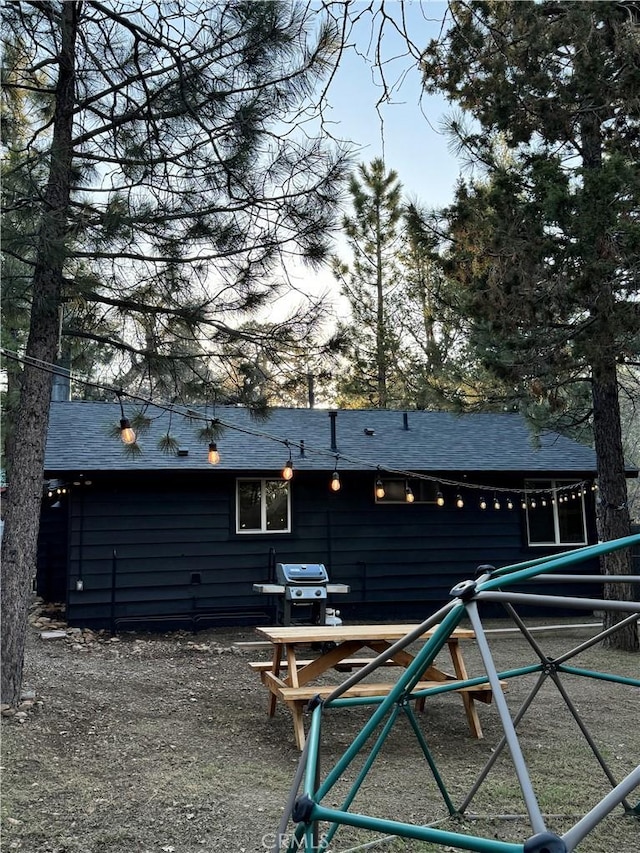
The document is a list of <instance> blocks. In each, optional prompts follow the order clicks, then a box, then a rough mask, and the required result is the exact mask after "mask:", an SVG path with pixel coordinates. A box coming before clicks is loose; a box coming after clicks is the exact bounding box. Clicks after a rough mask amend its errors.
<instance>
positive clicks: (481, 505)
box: [480, 498, 487, 509]
mask: <svg viewBox="0 0 640 853" xmlns="http://www.w3.org/2000/svg"><path fill="white" fill-rule="evenodd" d="M486 508H487V502H486V501H485V499H484V498H480V509H486Z"/></svg>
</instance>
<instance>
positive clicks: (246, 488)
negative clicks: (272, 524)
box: [238, 480, 261, 530]
mask: <svg viewBox="0 0 640 853" xmlns="http://www.w3.org/2000/svg"><path fill="white" fill-rule="evenodd" d="M260 527H261V524H260V480H242V481H241V482H239V483H238V530H260Z"/></svg>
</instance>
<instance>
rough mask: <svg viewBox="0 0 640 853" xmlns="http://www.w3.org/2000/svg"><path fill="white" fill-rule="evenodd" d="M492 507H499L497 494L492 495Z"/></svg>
mask: <svg viewBox="0 0 640 853" xmlns="http://www.w3.org/2000/svg"><path fill="white" fill-rule="evenodd" d="M493 508H494V509H500V501H499V500H498V496H497V495H494V496H493Z"/></svg>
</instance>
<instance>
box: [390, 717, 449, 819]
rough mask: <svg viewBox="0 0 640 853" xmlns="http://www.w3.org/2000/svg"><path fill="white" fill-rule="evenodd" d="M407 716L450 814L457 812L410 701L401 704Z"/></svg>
mask: <svg viewBox="0 0 640 853" xmlns="http://www.w3.org/2000/svg"><path fill="white" fill-rule="evenodd" d="M401 707H402V709H403V711H404V712H405V714H406V715H407V717H408V718H409V722H410V723H411V728H412V729H413V731H414V732H415V736H416V737H417V738H418V743H419V744H420V748H421V749H422V754H423V755H424V757H425V759H426V761H427V764H428V765H429V768H430V770H431V772H432V774H433V778H434V780H435V783H436V785H437V786H438V789H439V791H440V793H441V794H442V798H443V800H444V802H445V804H446V806H447V808H448V810H449V814H456V813H457V811H458V810H457V809H456V807H455V806H454V805H453V802H452V801H451V797H450V796H449V792H448V791H447V786H446V785H445V784H444V779H443V778H442V776H441V775H440V772H439V770H438V767H437V765H436V762H435V759H434V757H433V755H431V750H430V749H429V745H428V744H427V739H426V738H425V736H424V734H423V733H422V729H421V728H420V726H419V725H418V721H417V720H416V715H415V714H414V713H413V708H412V707H411V705H410V704H409V703H408V702H405V704H404V705H402V706H401Z"/></svg>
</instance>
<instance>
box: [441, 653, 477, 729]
mask: <svg viewBox="0 0 640 853" xmlns="http://www.w3.org/2000/svg"><path fill="white" fill-rule="evenodd" d="M447 645H448V646H449V653H450V654H451V660H452V661H453V668H454V669H455V671H456V675H457V677H458V678H459V679H460V680H461V681H462V680H465V679H467V678H468V677H469V676H468V675H467V668H466V666H465V665H464V660H463V658H462V652H461V651H460V644H459V642H458V640H455V639H453V638H452V637H450V638H449V639H448V640H447ZM460 695H461V696H462V701H463V703H464V712H465V714H466V715H467V720H468V722H469V728H470V729H471V734H472V735H473V736H474V737H475V738H478V739H479V740H481V739H482V738H483V737H484V735H483V734H482V726H481V725H480V717H479V716H478V711H477V710H476V706H475V704H474V701H473V696H472V695H471V694H470V693H467V692H466V691H464V690H463V691H461V692H460Z"/></svg>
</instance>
